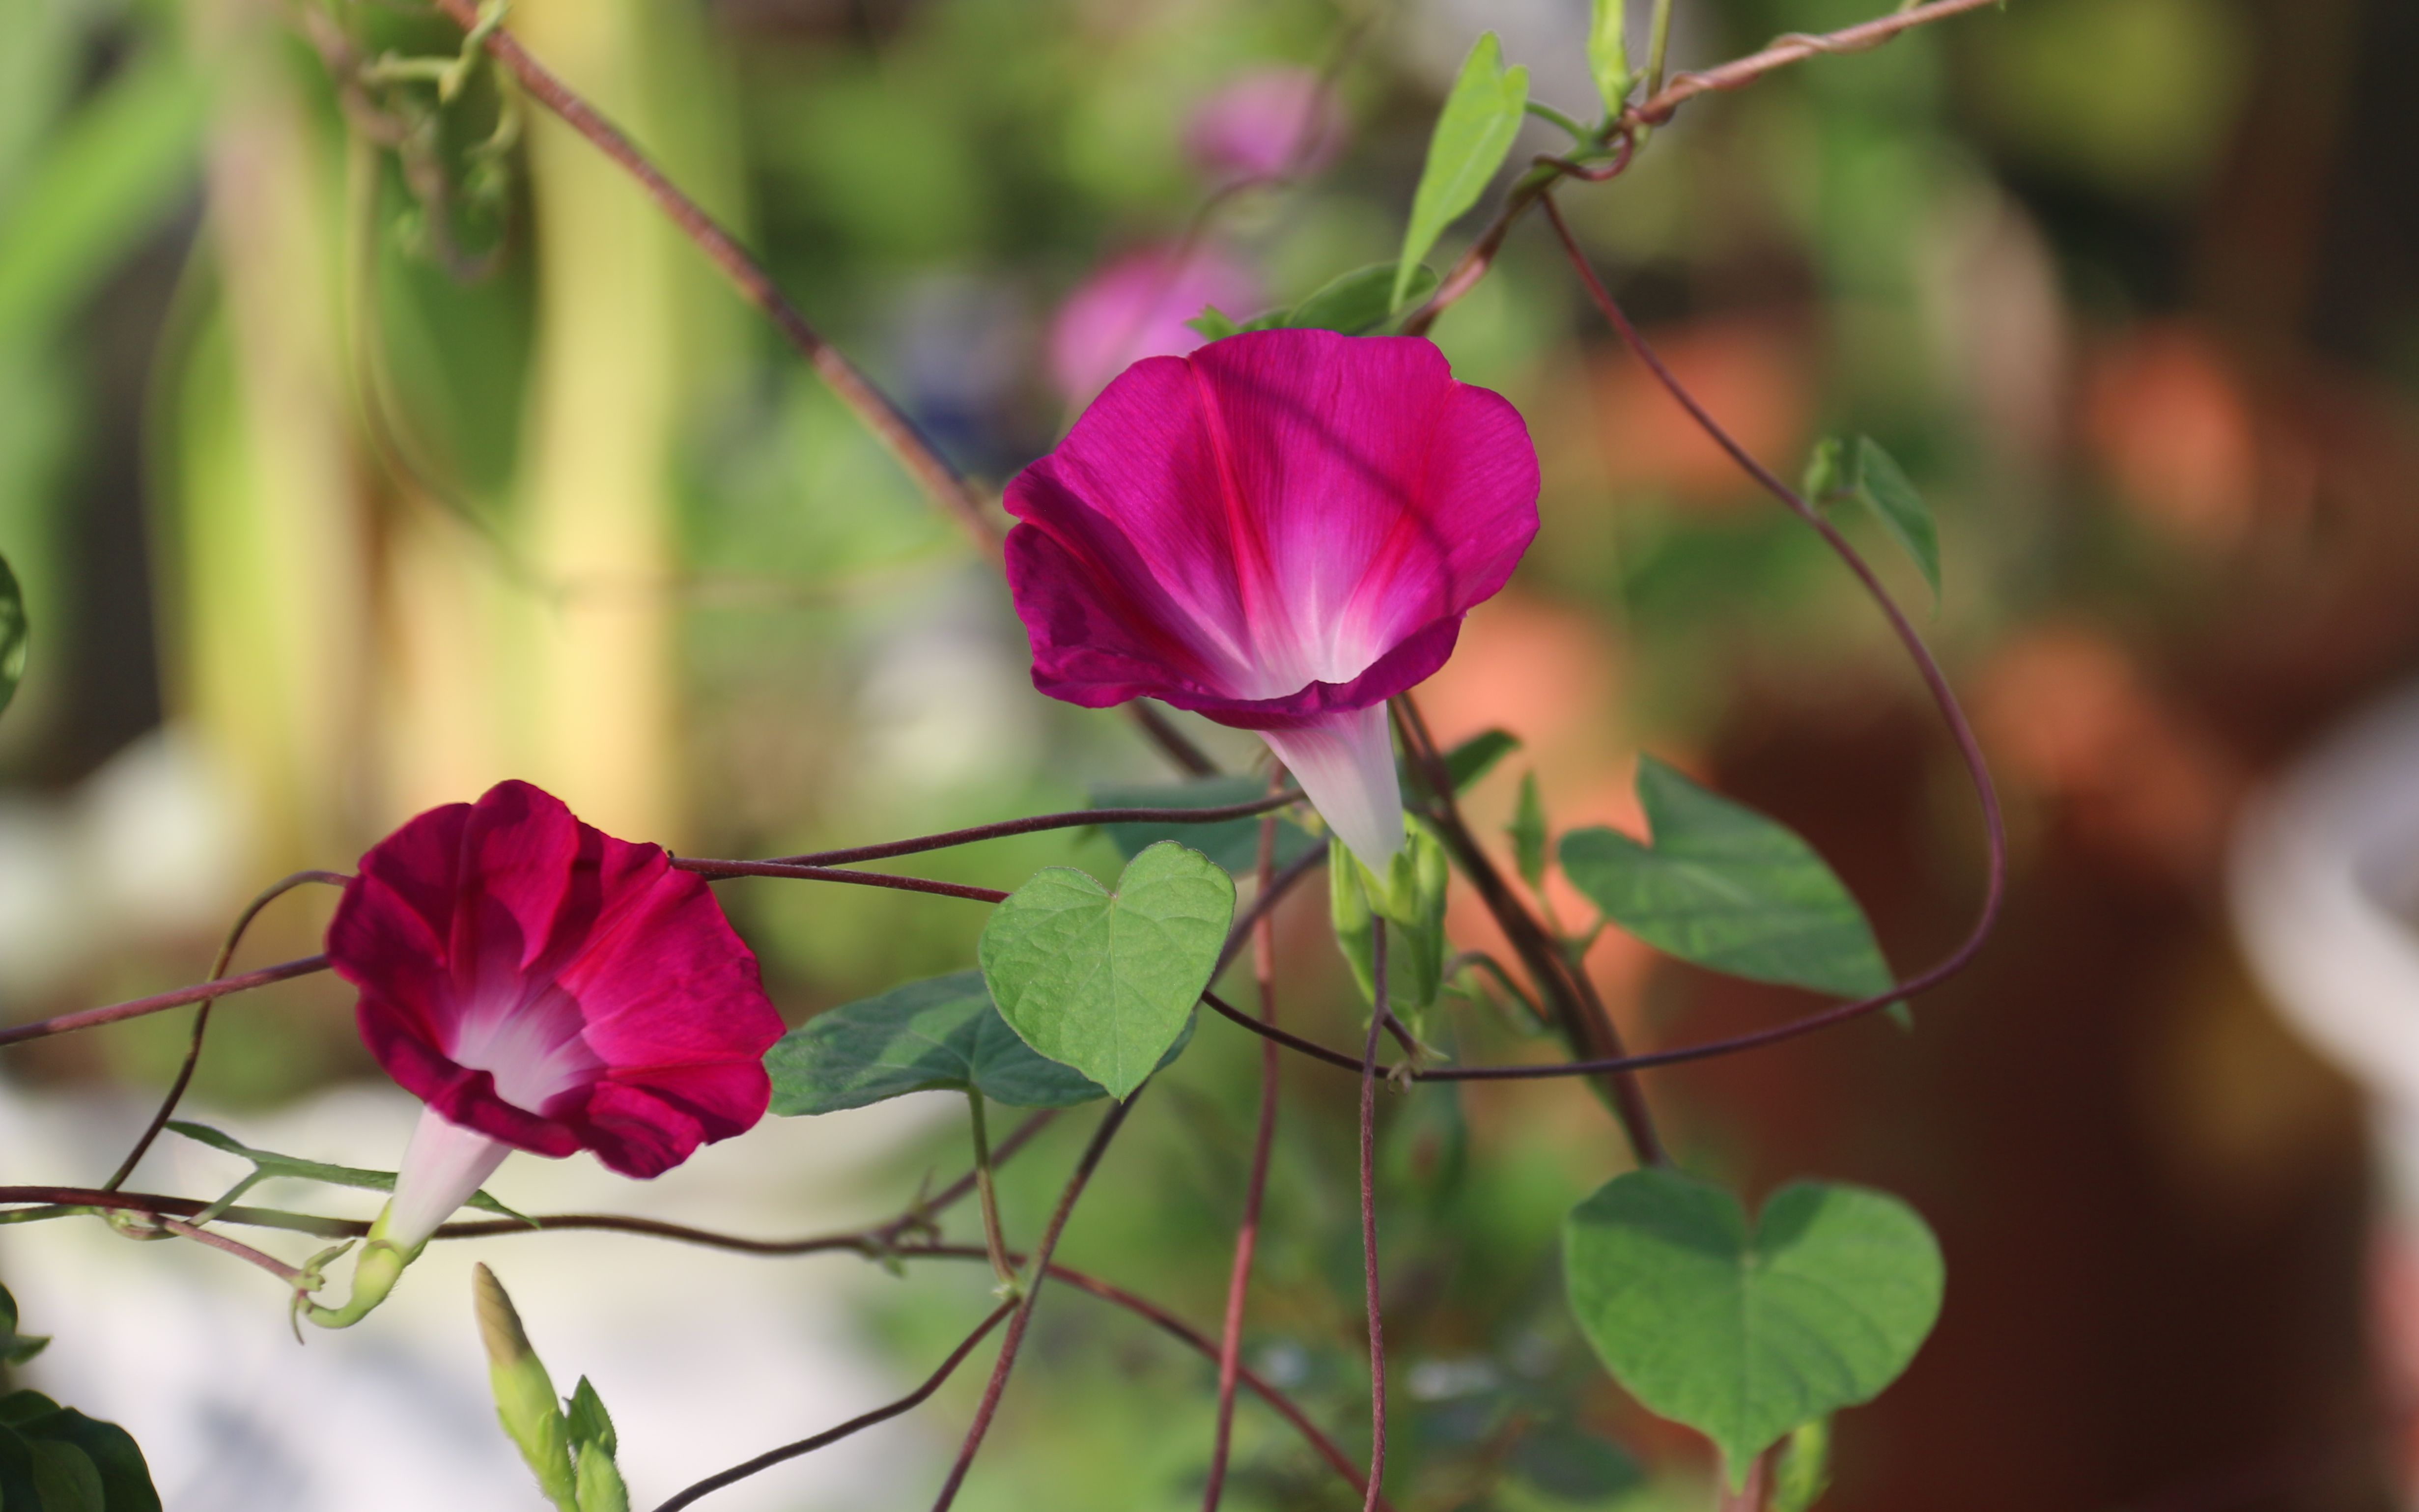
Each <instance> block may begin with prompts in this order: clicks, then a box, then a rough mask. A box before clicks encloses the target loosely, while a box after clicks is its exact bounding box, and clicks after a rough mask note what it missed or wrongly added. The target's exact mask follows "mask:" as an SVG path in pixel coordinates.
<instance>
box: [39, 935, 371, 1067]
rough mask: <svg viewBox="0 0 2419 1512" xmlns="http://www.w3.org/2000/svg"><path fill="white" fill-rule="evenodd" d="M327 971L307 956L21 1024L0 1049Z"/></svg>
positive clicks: (320, 959)
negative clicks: (128, 1000)
mask: <svg viewBox="0 0 2419 1512" xmlns="http://www.w3.org/2000/svg"><path fill="white" fill-rule="evenodd" d="M327 969H328V958H327V957H326V956H324V955H306V956H304V957H302V958H301V959H300V960H299V961H285V962H281V963H279V964H276V965H273V966H263V967H261V968H260V969H259V970H257V971H243V972H238V973H237V974H236V975H234V976H232V977H218V978H214V979H213V980H209V981H199V982H195V983H194V984H193V985H192V986H191V987H179V988H177V990H176V991H175V992H168V993H155V994H153V995H151V996H149V997H137V998H134V999H132V1000H131V1001H130V1002H124V1003H111V1004H109V1005H108V1006H107V1007H105V1008H85V1009H78V1010H77V1011H75V1012H72V1013H61V1014H59V1015H58V1016H57V1017H55V1018H46V1019H37V1020H35V1021H34V1022H33V1023H31V1024H19V1025H16V1026H12V1027H9V1028H6V1029H0V1045H8V1044H22V1043H23V1042H24V1041H27V1040H39V1039H42V1038H43V1037H45V1036H47V1035H53V1034H67V1033H70V1032H72V1031H73V1030H76V1029H89V1028H93V1027H95V1026H99V1025H102V1024H116V1023H117V1022H118V1021H119V1020H121V1019H133V1018H141V1017H142V1016H143V1015H144V1014H146V1013H161V1012H165V1011H167V1010H169V1009H172V1008H182V1007H184V1006H185V1005H186V1004H188V1003H198V1002H202V1001H204V1000H206V999H209V998H218V997H226V996H229V995H233V994H236V993H244V992H250V991H251V990H252V989H254V987H266V986H268V985H269V984H270V983H271V982H278V981H285V980H290V979H292V978H295V977H307V976H309V975H310V974H311V973H313V972H315V971H325V970H327Z"/></svg>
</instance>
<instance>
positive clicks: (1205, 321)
mask: <svg viewBox="0 0 2419 1512" xmlns="http://www.w3.org/2000/svg"><path fill="white" fill-rule="evenodd" d="M1184 323H1185V324H1186V325H1188V326H1191V327H1192V328H1193V329H1194V330H1195V331H1197V332H1201V334H1203V335H1205V336H1207V337H1209V338H1210V340H1211V341H1220V340H1223V339H1225V337H1228V336H1231V335H1233V334H1234V333H1235V332H1238V331H1240V330H1242V329H1243V328H1242V327H1240V326H1239V325H1237V324H1235V317H1234V316H1230V315H1228V314H1227V313H1226V312H1225V311H1224V310H1221V309H1220V308H1218V307H1217V306H1216V305H1214V304H1205V305H1203V306H1202V307H1201V313H1200V314H1199V315H1196V316H1194V317H1193V318H1192V319H1190V320H1187V321H1186V322H1184Z"/></svg>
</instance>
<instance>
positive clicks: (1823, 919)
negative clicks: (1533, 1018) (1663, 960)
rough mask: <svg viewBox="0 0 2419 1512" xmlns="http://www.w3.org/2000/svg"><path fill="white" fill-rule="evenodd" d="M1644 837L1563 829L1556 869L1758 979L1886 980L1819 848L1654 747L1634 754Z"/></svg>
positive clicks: (1689, 956)
mask: <svg viewBox="0 0 2419 1512" xmlns="http://www.w3.org/2000/svg"><path fill="white" fill-rule="evenodd" d="M1638 801H1639V803H1640V804H1641V806H1642V807H1643V808H1644V809H1645V810H1646V822H1647V825H1649V826H1650V827H1651V829H1652V830H1653V834H1654V844H1653V847H1652V848H1651V849H1650V848H1649V847H1647V846H1644V845H1641V844H1640V843H1638V841H1634V840H1631V839H1630V838H1629V837H1628V836H1626V835H1622V834H1617V833H1615V832H1614V831H1612V830H1610V829H1603V828H1594V829H1580V830H1574V831H1573V832H1571V833H1570V834H1567V835H1565V836H1564V837H1563V844H1562V859H1563V872H1564V874H1565V875H1567V876H1568V877H1569V878H1570V879H1571V882H1572V883H1573V885H1575V886H1576V887H1578V888H1579V891H1581V892H1583V893H1585V894H1587V896H1588V898H1589V900H1590V901H1591V902H1593V903H1595V905H1596V906H1597V907H1598V908H1601V909H1603V910H1604V913H1605V917H1606V918H1610V919H1611V920H1612V921H1613V922H1614V923H1616V924H1619V925H1620V926H1621V927H1622V928H1623V929H1626V930H1627V931H1628V932H1629V933H1632V934H1635V935H1636V936H1638V937H1639V938H1640V939H1641V940H1644V941H1645V942H1646V943H1647V944H1649V945H1652V946H1654V947H1656V949H1660V950H1664V951H1666V952H1668V953H1670V954H1672V955H1675V956H1678V957H1679V958H1680V959H1681V960H1683V961H1693V962H1695V963H1696V964H1699V965H1701V966H1710V967H1712V968H1713V969H1714V970H1716V971H1726V972H1729V973H1730V974H1731V975H1733V976H1735V977H1746V978H1749V979H1750V980H1755V981H1774V982H1780V983H1783V984H1785V985H1788V986H1793V987H1808V988H1811V989H1813V990H1814V991H1816V992H1824V993H1831V994H1835V995H1839V996H1841V997H1871V996H1873V995H1876V994H1879V993H1884V992H1887V991H1888V990H1889V986H1890V982H1891V980H1892V979H1891V977H1890V972H1889V963H1888V962H1887V961H1885V960H1884V959H1883V958H1882V952H1881V947H1880V945H1879V944H1878V943H1876V942H1875V941H1874V939H1873V931H1872V925H1870V924H1868V923H1866V922H1865V916H1864V911H1863V910H1862V909H1860V908H1858V907H1857V901H1856V899H1854V898H1852V897H1850V896H1849V895H1848V889H1847V888H1846V887H1842V886H1841V884H1840V879H1839V878H1838V877H1836V876H1834V875H1833V874H1832V872H1831V869H1830V868H1829V867H1828V866H1826V865H1825V864H1824V861H1823V858H1822V856H1818V855H1816V854H1815V852H1814V848H1813V847H1812V846H1810V845H1809V844H1807V843H1806V842H1805V841H1802V840H1800V839H1798V838H1797V836H1796V835H1795V834H1794V833H1792V832H1791V831H1790V830H1789V829H1788V828H1787V827H1786V826H1784V825H1780V824H1776V823H1775V822H1773V821H1772V820H1770V819H1766V818H1765V817H1764V815H1762V814H1760V813H1757V812H1756V811H1755V810H1752V809H1746V808H1742V807H1740V806H1739V805H1737V804H1735V803H1732V802H1731V801H1729V800H1728V799H1726V798H1721V797H1717V796H1716V795H1713V794H1711V793H1708V792H1706V791H1705V790H1704V789H1703V788H1701V787H1699V786H1697V784H1695V783H1694V782H1691V781H1689V780H1688V779H1687V778H1685V777H1682V776H1681V775H1680V774H1679V773H1677V772H1675V771H1673V770H1672V768H1670V767H1669V766H1666V765H1664V764H1662V763H1661V762H1658V761H1656V759H1655V758H1654V757H1652V756H1642V757H1641V758H1640V759H1639V763H1638Z"/></svg>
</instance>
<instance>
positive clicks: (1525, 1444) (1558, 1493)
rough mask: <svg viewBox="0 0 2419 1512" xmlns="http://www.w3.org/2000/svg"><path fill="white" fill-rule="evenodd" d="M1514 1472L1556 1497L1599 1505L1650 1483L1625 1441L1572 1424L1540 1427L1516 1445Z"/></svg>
mask: <svg viewBox="0 0 2419 1512" xmlns="http://www.w3.org/2000/svg"><path fill="white" fill-rule="evenodd" d="M1507 1464H1508V1468H1509V1469H1510V1470H1511V1472H1512V1473H1514V1474H1516V1475H1518V1476H1519V1477H1520V1478H1521V1479H1522V1480H1524V1481H1527V1482H1528V1483H1529V1484H1530V1485H1532V1486H1533V1487H1535V1488H1536V1489H1539V1490H1541V1491H1543V1492H1545V1493H1546V1494H1547V1495H1548V1496H1550V1497H1553V1498H1555V1499H1556V1500H1558V1501H1564V1502H1576V1503H1579V1504H1582V1505H1586V1506H1596V1505H1600V1504H1603V1503H1606V1502H1609V1501H1610V1500H1612V1499H1613V1498H1614V1497H1616V1496H1619V1495H1621V1494H1622V1493H1623V1492H1624V1491H1630V1490H1635V1489H1638V1488H1639V1487H1640V1486H1642V1485H1644V1484H1645V1482H1646V1473H1645V1472H1644V1471H1642V1470H1641V1469H1640V1468H1639V1467H1638V1461H1637V1460H1635V1459H1632V1458H1629V1456H1628V1455H1627V1454H1626V1453H1625V1452H1624V1451H1623V1449H1622V1447H1621V1445H1619V1444H1617V1443H1611V1442H1610V1441H1609V1440H1606V1439H1600V1438H1598V1437H1596V1436H1595V1434H1593V1433H1590V1432H1587V1431H1586V1430H1585V1429H1583V1428H1579V1427H1573V1426H1571V1425H1568V1424H1554V1425H1551V1426H1548V1427H1541V1428H1538V1429H1536V1430H1535V1431H1533V1432H1532V1433H1530V1434H1528V1435H1526V1436H1525V1437H1523V1438H1522V1439H1521V1440H1520V1442H1519V1443H1518V1444H1517V1445H1515V1446H1514V1447H1513V1450H1512V1455H1511V1458H1510V1459H1509V1461H1508V1462H1507Z"/></svg>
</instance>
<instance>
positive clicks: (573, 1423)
mask: <svg viewBox="0 0 2419 1512" xmlns="http://www.w3.org/2000/svg"><path fill="white" fill-rule="evenodd" d="M562 1427H563V1430H564V1431H565V1432H567V1433H569V1434H570V1435H571V1445H572V1447H573V1448H575V1449H577V1448H578V1447H579V1446H580V1445H581V1444H583V1443H593V1444H595V1445H597V1446H598V1447H599V1448H601V1449H603V1450H604V1451H605V1457H606V1458H612V1457H613V1456H614V1455H616V1454H619V1453H620V1452H621V1449H622V1441H621V1439H620V1438H618V1437H617V1436H616V1435H615V1434H614V1432H613V1414H612V1413H610V1412H607V1411H605V1398H604V1397H602V1396H598V1395H596V1388H595V1387H594V1386H592V1385H590V1384H589V1383H588V1378H587V1377H586V1376H582V1377H580V1378H579V1384H578V1385H577V1386H575V1387H573V1388H572V1391H571V1396H569V1397H568V1398H567V1399H566V1400H565V1401H564V1402H563V1404H562Z"/></svg>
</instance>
